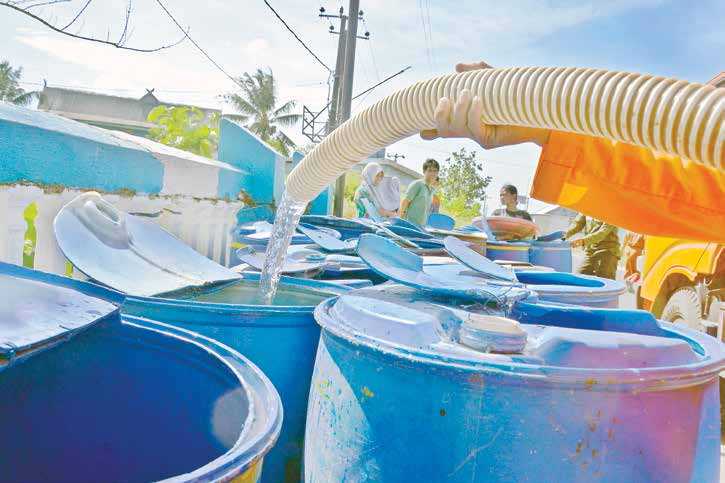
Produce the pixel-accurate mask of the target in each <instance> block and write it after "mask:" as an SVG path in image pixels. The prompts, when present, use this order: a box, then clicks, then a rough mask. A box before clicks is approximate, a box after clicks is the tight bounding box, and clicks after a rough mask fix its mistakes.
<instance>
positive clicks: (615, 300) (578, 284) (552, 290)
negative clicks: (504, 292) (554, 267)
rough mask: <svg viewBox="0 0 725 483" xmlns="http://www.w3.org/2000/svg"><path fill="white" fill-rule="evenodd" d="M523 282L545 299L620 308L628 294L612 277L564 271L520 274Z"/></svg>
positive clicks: (522, 272)
mask: <svg viewBox="0 0 725 483" xmlns="http://www.w3.org/2000/svg"><path fill="white" fill-rule="evenodd" d="M516 277H517V278H518V280H519V282H521V283H523V284H525V285H526V286H527V287H528V288H530V289H531V290H534V291H535V292H536V293H537V294H538V295H539V298H540V299H541V300H545V301H549V302H559V303H565V304H573V305H585V306H589V307H601V308H612V309H616V308H618V307H619V297H620V296H621V295H622V294H623V293H624V292H625V291H626V287H625V285H624V283H622V282H620V281H618V280H610V279H608V278H601V277H594V276H591V275H580V274H574V273H564V272H541V271H526V270H519V271H516Z"/></svg>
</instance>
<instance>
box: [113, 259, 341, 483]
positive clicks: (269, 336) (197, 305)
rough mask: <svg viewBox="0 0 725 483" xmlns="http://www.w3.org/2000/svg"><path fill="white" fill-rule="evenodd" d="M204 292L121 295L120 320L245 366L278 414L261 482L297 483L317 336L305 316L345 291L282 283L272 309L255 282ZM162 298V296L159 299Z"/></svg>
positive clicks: (254, 278) (314, 283) (250, 277)
mask: <svg viewBox="0 0 725 483" xmlns="http://www.w3.org/2000/svg"><path fill="white" fill-rule="evenodd" d="M243 276H244V279H243V280H241V281H238V282H232V283H230V284H226V285H222V286H220V287H218V288H211V289H189V290H187V291H183V292H180V293H177V294H174V298H161V297H134V296H127V297H126V301H125V303H124V305H123V307H122V310H123V313H124V314H129V315H133V316H139V317H144V318H147V319H150V320H154V321H157V322H162V323H165V324H170V325H172V326H174V327H179V328H182V329H185V330H189V331H192V332H196V333H199V334H202V335H204V336H207V337H209V338H211V339H214V340H215V341H218V342H220V343H222V344H224V345H225V346H228V347H231V348H232V349H234V350H235V351H238V352H239V353H241V354H243V355H244V356H245V357H247V358H249V359H250V360H251V361H253V362H254V363H255V364H256V365H257V366H258V367H259V368H260V369H261V370H262V371H263V372H264V374H265V375H266V376H267V377H269V379H270V380H271V381H272V383H273V384H274V387H275V388H276V389H277V391H278V392H279V395H280V397H281V399H282V405H283V407H284V423H283V425H282V432H281V434H280V436H279V441H278V442H277V444H276V445H275V447H274V448H273V450H272V451H270V453H269V454H268V455H267V457H266V458H265V466H264V471H263V473H262V479H261V481H264V482H269V483H272V482H275V483H276V482H280V481H286V482H287V481H299V480H300V478H301V471H302V450H303V440H304V434H305V414H306V411H307V397H308V395H309V387H310V379H311V376H312V369H313V366H314V357H315V351H316V349H317V343H318V340H319V334H320V329H319V327H318V326H317V324H315V320H314V317H313V311H314V308H315V306H316V305H318V304H319V303H320V302H322V301H323V300H325V299H328V298H330V297H334V296H336V295H338V294H340V293H346V292H348V291H349V290H350V288H349V287H345V286H344V285H340V284H335V283H328V282H323V281H318V280H307V279H296V278H290V277H282V283H281V284H280V288H279V290H278V292H277V297H276V299H275V304H274V305H263V304H262V303H261V302H260V300H259V298H258V296H257V290H258V287H259V275H258V274H253V273H244V274H243ZM167 297H168V296H167Z"/></svg>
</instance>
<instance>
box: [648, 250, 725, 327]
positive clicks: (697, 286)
mask: <svg viewBox="0 0 725 483" xmlns="http://www.w3.org/2000/svg"><path fill="white" fill-rule="evenodd" d="M640 264H641V274H642V277H641V284H640V286H639V288H638V290H637V307H638V308H641V309H645V310H649V311H650V312H652V313H653V314H654V315H655V316H656V317H657V318H660V319H662V320H667V321H670V322H675V323H682V324H686V325H688V326H690V327H692V328H695V329H698V330H702V331H705V332H708V333H709V334H711V335H713V336H717V337H718V338H719V339H721V340H725V334H724V333H723V321H722V308H721V304H723V302H725V245H720V244H717V243H702V242H696V241H689V240H678V239H674V238H663V237H652V236H648V237H646V238H645V242H644V251H643V254H642V257H641V261H640Z"/></svg>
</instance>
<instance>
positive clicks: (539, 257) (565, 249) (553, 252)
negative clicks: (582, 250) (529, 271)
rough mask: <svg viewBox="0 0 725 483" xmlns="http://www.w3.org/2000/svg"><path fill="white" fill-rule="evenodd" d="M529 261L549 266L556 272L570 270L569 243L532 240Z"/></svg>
mask: <svg viewBox="0 0 725 483" xmlns="http://www.w3.org/2000/svg"><path fill="white" fill-rule="evenodd" d="M529 261H530V262H531V263H533V264H534V265H540V266H543V267H551V268H553V269H554V270H556V271H557V272H571V266H572V262H571V244H570V243H569V242H568V241H563V240H559V241H548V242H547V241H532V242H531V248H530V249H529Z"/></svg>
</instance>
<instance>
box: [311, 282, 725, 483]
mask: <svg viewBox="0 0 725 483" xmlns="http://www.w3.org/2000/svg"><path fill="white" fill-rule="evenodd" d="M529 305H534V304H529ZM538 308H539V309H540V311H539V313H537V314H532V315H531V316H530V318H529V313H528V312H527V311H526V310H522V311H519V312H518V313H517V314H512V313H509V314H507V313H503V312H499V311H497V309H496V308H495V307H488V306H481V305H476V304H473V305H459V306H452V305H448V299H446V298H443V299H440V300H437V299H434V298H430V297H426V296H422V295H421V294H420V292H416V291H415V290H413V289H410V288H401V287H399V286H394V285H391V286H380V287H375V288H370V289H362V290H359V291H356V292H352V293H350V294H347V295H343V296H341V297H340V298H339V299H337V300H330V301H327V302H325V303H324V304H322V305H321V306H320V307H318V309H317V311H316V317H317V321H318V322H319V323H320V325H321V326H322V328H323V331H322V336H321V340H320V345H319V348H318V352H317V359H316V361H315V372H314V375H313V381H312V387H311V390H310V403H309V408H308V415H307V434H306V440H305V480H306V481H307V482H309V483H315V482H330V481H335V482H337V481H355V482H366V481H368V482H373V481H384V482H387V483H395V482H401V483H403V482H405V483H407V482H411V481H431V482H433V481H435V482H439V481H445V482H452V483H458V482H461V483H462V482H466V483H470V482H494V481H502V482H503V481H506V482H509V481H607V482H623V481H657V482H679V481H698V482H699V481H703V482H704V481H708V482H711V481H712V482H714V481H718V478H719V466H720V418H719V406H720V401H719V392H718V381H717V379H718V373H719V372H720V371H721V370H723V368H725V351H724V349H723V345H722V344H721V343H720V342H718V341H717V340H715V339H714V338H712V337H709V336H707V335H705V334H703V333H698V332H694V331H691V330H689V329H687V328H682V327H680V326H673V325H671V324H667V323H664V322H658V321H656V320H655V319H654V318H653V317H652V316H651V315H650V314H648V313H646V312H643V311H619V310H612V309H596V308H573V307H565V306H556V305H550V306H548V307H546V306H541V305H540V306H538ZM512 317H515V318H518V320H513V318H512Z"/></svg>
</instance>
